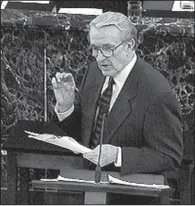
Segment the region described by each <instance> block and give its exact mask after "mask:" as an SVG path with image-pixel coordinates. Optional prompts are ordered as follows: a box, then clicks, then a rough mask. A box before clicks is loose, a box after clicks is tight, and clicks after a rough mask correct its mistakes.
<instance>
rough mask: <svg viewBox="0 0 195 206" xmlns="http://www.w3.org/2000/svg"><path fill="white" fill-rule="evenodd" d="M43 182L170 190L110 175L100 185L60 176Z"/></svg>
mask: <svg viewBox="0 0 195 206" xmlns="http://www.w3.org/2000/svg"><path fill="white" fill-rule="evenodd" d="M41 181H45V182H57V181H63V182H77V183H89V184H118V185H127V186H133V187H142V188H153V189H168V188H170V187H169V186H168V185H156V184H152V185H150V184H140V183H132V182H128V181H124V180H120V179H118V178H116V177H113V176H112V175H108V181H107V182H100V183H95V181H92V180H82V179H74V178H66V177H62V176H60V175H58V177H57V178H56V179H41Z"/></svg>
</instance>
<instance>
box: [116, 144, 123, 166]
mask: <svg viewBox="0 0 195 206" xmlns="http://www.w3.org/2000/svg"><path fill="white" fill-rule="evenodd" d="M121 152H122V151H121V147H117V157H116V162H114V165H115V167H121V163H122V153H121Z"/></svg>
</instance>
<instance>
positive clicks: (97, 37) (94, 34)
mask: <svg viewBox="0 0 195 206" xmlns="http://www.w3.org/2000/svg"><path fill="white" fill-rule="evenodd" d="M89 37H90V40H91V41H101V40H102V41H106V40H107V41H109V42H118V41H120V37H121V33H120V30H118V29H117V28H116V27H115V26H109V27H108V26H106V27H101V28H96V27H91V29H90V32H89Z"/></svg>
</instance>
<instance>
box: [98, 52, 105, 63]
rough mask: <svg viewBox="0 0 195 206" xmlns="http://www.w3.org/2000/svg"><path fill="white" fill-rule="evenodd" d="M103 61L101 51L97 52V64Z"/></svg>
mask: <svg viewBox="0 0 195 206" xmlns="http://www.w3.org/2000/svg"><path fill="white" fill-rule="evenodd" d="M104 59H105V56H104V55H103V54H102V51H101V50H98V53H97V56H96V60H97V61H98V62H100V61H102V60H104Z"/></svg>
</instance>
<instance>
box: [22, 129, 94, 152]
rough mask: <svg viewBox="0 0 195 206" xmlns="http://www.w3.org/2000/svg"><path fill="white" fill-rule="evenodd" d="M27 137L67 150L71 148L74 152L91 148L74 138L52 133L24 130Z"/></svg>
mask: <svg viewBox="0 0 195 206" xmlns="http://www.w3.org/2000/svg"><path fill="white" fill-rule="evenodd" d="M25 133H27V134H28V137H29V138H34V139H37V140H40V141H44V142H48V143H51V144H54V145H57V146H60V147H63V148H66V149H69V150H72V151H73V152H74V153H75V154H79V153H82V154H83V153H86V152H90V151H91V150H90V149H89V148H87V147H85V146H83V145H81V144H79V143H78V142H77V141H76V140H75V139H73V138H72V137H68V136H56V135H53V134H46V133H44V134H38V133H34V132H29V131H25Z"/></svg>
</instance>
